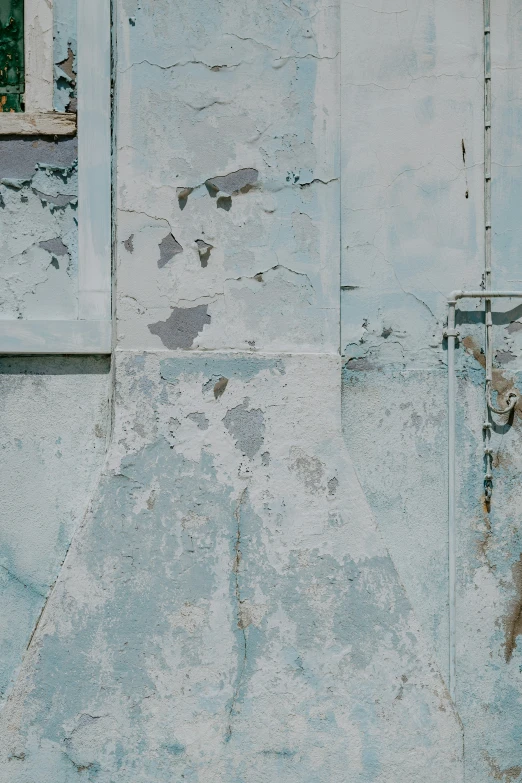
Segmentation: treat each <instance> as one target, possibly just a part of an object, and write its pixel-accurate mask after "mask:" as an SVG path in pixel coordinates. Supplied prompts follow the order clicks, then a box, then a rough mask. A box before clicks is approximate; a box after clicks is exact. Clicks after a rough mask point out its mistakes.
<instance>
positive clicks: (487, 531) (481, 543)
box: [477, 495, 496, 571]
mask: <svg viewBox="0 0 522 783" xmlns="http://www.w3.org/2000/svg"><path fill="white" fill-rule="evenodd" d="M482 510H483V512H484V532H483V534H482V536H481V538H479V540H478V541H477V554H478V556H479V558H480V559H482V560H483V561H484V562H485V563H486V565H487V566H488V568H489V570H490V571H495V569H496V566H495V565H493V564H492V563H491V562H490V560H489V554H488V549H489V545H490V543H491V539H492V537H493V530H492V527H491V519H490V517H489V512H490V507H489V503H488V501H487V500H486V498H485V497H484V495H483V496H482Z"/></svg>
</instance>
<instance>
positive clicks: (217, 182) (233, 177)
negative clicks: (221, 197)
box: [205, 169, 259, 196]
mask: <svg viewBox="0 0 522 783" xmlns="http://www.w3.org/2000/svg"><path fill="white" fill-rule="evenodd" d="M258 177H259V172H258V171H257V169H239V170H238V171H232V172H231V173H230V174H225V176H224V177H212V179H207V181H206V182H205V185H206V186H207V189H209V190H213V191H215V192H216V193H217V192H221V193H227V194H228V195H229V196H232V195H233V194H234V193H239V191H240V190H243V189H244V188H247V187H252V185H255V184H256V182H257V180H258Z"/></svg>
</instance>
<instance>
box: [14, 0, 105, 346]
mask: <svg viewBox="0 0 522 783" xmlns="http://www.w3.org/2000/svg"><path fill="white" fill-rule="evenodd" d="M25 3H26V5H25V9H24V13H25V25H26V27H25V47H26V55H25V57H26V59H25V62H26V93H25V95H26V98H25V100H26V109H29V110H28V111H26V112H25V113H14V112H12V113H9V112H4V113H0V143H1V136H2V135H19V134H20V135H31V136H37V135H52V136H64V135H69V136H70V135H74V133H76V130H77V127H78V318H77V320H74V321H72V320H71V321H66V320H53V319H49V320H45V321H31V320H28V319H17V320H0V354H38V353H40V354H42V353H59V354H87V353H88V354H107V353H111V350H112V320H111V318H112V313H111V307H112V305H111V280H112V274H111V272H112V269H111V266H112V252H111V249H112V220H111V210H112V207H111V201H112V193H111V12H110V0H78V32H77V37H78V56H77V64H78V73H79V79H78V115H77V116H76V115H68V114H62V113H58V112H54V111H52V105H53V104H52V101H53V92H54V57H53V15H52V10H53V9H52V0H25ZM35 31H37V32H35ZM40 32H42V34H41V35H40ZM33 44H34V46H33ZM32 47H33V48H32ZM72 117H74V122H73V120H72Z"/></svg>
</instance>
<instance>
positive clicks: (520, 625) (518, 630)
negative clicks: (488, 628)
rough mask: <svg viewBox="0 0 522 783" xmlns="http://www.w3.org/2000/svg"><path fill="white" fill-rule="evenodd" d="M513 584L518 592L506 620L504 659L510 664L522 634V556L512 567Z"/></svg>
mask: <svg viewBox="0 0 522 783" xmlns="http://www.w3.org/2000/svg"><path fill="white" fill-rule="evenodd" d="M511 573H512V575H513V584H514V587H515V590H516V595H515V598H514V599H513V602H512V604H511V607H510V610H509V613H508V615H507V616H506V618H505V620H504V627H505V631H506V642H505V644H504V657H505V659H506V662H507V663H509V662H510V660H511V658H512V657H513V652H514V651H515V650H516V648H517V638H518V637H519V636H520V634H522V554H521V555H520V557H519V558H518V560H517V562H516V563H514V564H513V566H512V567H511Z"/></svg>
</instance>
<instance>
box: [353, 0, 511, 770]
mask: <svg viewBox="0 0 522 783" xmlns="http://www.w3.org/2000/svg"><path fill="white" fill-rule="evenodd" d="M371 5H372V8H370V7H366V6H370V4H369V3H368V4H366V3H362V4H360V5H359V6H357V7H356V6H352V5H351V4H348V3H347V4H346V6H344V9H345V16H344V23H343V28H342V29H343V31H344V30H348V29H354V28H355V27H356V26H358V27H359V28H360V27H361V26H362V25H364V26H365V28H366V29H367V30H368V31H370V33H369V34H368V35H365V36H361V37H358V38H357V40H356V42H355V46H354V47H349V48H348V49H347V52H346V55H344V54H343V78H342V85H343V86H342V100H343V147H342V153H343V154H342V158H343V164H344V165H343V217H342V235H343V243H342V252H343V257H342V286H343V288H342V294H341V295H342V324H343V326H342V330H343V331H342V334H343V337H342V349H343V352H344V354H345V361H344V368H343V426H344V433H345V439H346V444H347V447H348V449H349V452H350V455H351V456H352V458H353V460H354V464H355V468H356V471H357V474H358V476H359V478H360V480H361V483H362V486H363V489H364V491H365V495H366V497H367V499H368V502H369V504H370V506H371V508H372V510H373V512H374V513H375V515H376V519H377V522H378V524H379V528H380V530H381V532H382V534H383V537H384V540H385V542H386V544H387V546H388V548H389V551H390V554H391V556H392V559H393V561H394V563H395V566H396V568H397V571H398V573H399V575H400V578H401V580H402V581H403V584H404V585H405V588H406V591H407V594H408V596H409V598H410V600H411V603H412V605H413V607H414V608H415V612H416V615H417V617H418V618H419V622H420V625H421V627H422V629H423V631H424V633H425V634H426V637H427V639H428V640H429V644H430V649H431V650H432V651H433V653H434V655H435V657H436V660H437V662H438V665H439V667H440V670H441V671H442V672H443V673H444V676H445V677H447V672H448V660H449V638H448V616H449V609H448V600H449V594H448V514H447V491H448V490H447V467H448V462H447V368H446V350H445V349H446V346H445V343H444V341H443V340H442V331H443V328H444V322H445V319H446V316H447V305H446V297H447V295H448V294H449V292H450V291H451V290H453V289H466V288H467V289H477V288H479V287H480V286H481V284H482V278H483V271H484V209H483V189H484V146H483V124H484V114H483V84H484V79H483V61H482V58H483V36H484V33H483V17H482V4H481V3H478V4H473V3H469V2H451V3H449V2H448V3H447V2H444V0H441V1H440V2H436V3H430V4H426V3H422V2H419V3H416V2H408V3H407V4H404V5H403V4H398V5H397V4H392V3H386V4H383V5H379V6H378V7H377V6H376V5H375V4H371ZM361 6H365V7H361ZM385 6H386V7H385ZM519 11H520V8H519V4H518V3H511V2H502V1H501V2H496V1H495V0H493V2H492V21H491V47H492V83H491V84H492V95H493V111H492V127H491V134H492V156H493V162H492V226H493V229H492V235H493V239H492V256H493V287H494V288H510V289H513V288H514V289H520V288H521V276H520V272H519V266H520V264H519V259H520V252H519V251H520V241H519V237H520V226H519V219H518V217H517V215H516V213H517V212H518V209H517V207H518V205H519V203H520V169H519V164H520V150H521V131H520V128H521V125H520V112H519V103H520V85H519V80H517V78H516V75H515V74H517V73H518V70H517V69H518V68H519V65H520V56H521V54H520V53H521V51H522V50H521V43H522V39H521V26H520V25H521V21H520V13H519ZM354 107H356V111H354ZM344 128H346V129H347V131H346V134H345V133H344ZM482 307H483V306H482V305H481V304H480V303H473V302H470V301H463V302H461V303H460V304H459V314H458V318H457V321H458V329H459V331H460V342H459V343H458V349H457V368H458V393H457V403H458V405H457V447H456V454H457V466H458V467H457V473H458V482H457V484H458V485H457V578H458V585H457V623H456V630H457V671H456V705H455V706H456V709H457V711H458V713H459V715H460V718H461V720H462V723H463V734H464V747H465V779H466V780H470V781H471V780H472V781H473V782H474V783H491V781H494V780H504V781H515V780H520V779H522V758H521V753H520V725H521V723H522V684H521V681H520V667H521V661H520V651H519V650H518V647H520V644H519V643H518V645H517V639H519V637H518V634H519V633H520V632H521V630H522V628H521V627H520V625H519V622H520V621H519V618H520V567H519V562H520V561H519V558H520V498H519V489H518V484H519V481H518V477H519V475H520V467H521V466H520V457H519V452H520V434H521V431H520V414H519V412H518V410H517V412H516V414H515V416H514V418H513V421H511V422H506V421H505V417H504V418H502V417H500V418H499V417H493V418H494V419H496V425H495V427H494V431H493V434H492V443H491V445H492V448H493V472H494V476H495V478H494V493H493V501H492V505H491V509H490V513H488V510H487V507H486V506H485V504H484V494H483V472H484V462H483V456H484V455H483V448H484V443H483V431H482V424H483V422H484V417H485V408H484V361H485V360H484V355H483V353H481V350H482V349H483V345H484V317H483V313H482ZM495 310H496V313H495V315H494V317H493V323H494V340H495V368H496V369H495V372H494V383H493V385H494V389H495V391H496V392H498V393H499V394H500V396H499V400H500V401H502V400H503V399H504V398H505V393H506V391H508V390H509V389H510V388H511V387H512V386H513V385H515V386H517V387H518V386H519V384H520V375H519V372H520V356H521V351H520V347H521V345H520V332H521V330H522V327H521V325H520V323H519V322H518V319H519V318H520V316H521V314H522V311H521V308H520V304H519V302H516V301H513V302H511V303H507V302H506V303H502V304H501V303H499V304H497V305H495Z"/></svg>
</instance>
